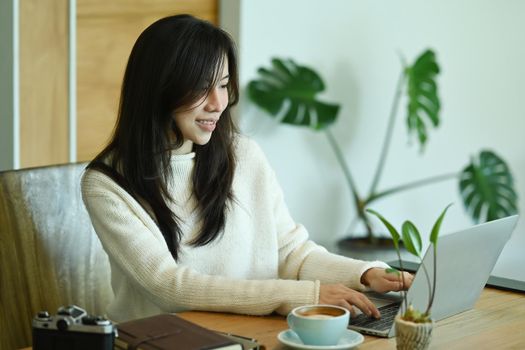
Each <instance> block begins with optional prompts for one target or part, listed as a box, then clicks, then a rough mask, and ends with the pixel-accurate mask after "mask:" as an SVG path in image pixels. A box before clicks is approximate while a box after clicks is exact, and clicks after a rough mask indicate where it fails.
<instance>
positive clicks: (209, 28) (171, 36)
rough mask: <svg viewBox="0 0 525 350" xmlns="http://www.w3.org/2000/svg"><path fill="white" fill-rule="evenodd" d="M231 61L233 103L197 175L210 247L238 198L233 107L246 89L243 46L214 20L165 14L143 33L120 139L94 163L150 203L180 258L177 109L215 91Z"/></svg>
mask: <svg viewBox="0 0 525 350" xmlns="http://www.w3.org/2000/svg"><path fill="white" fill-rule="evenodd" d="M225 58H227V62H228V70H229V81H228V98H229V103H228V106H227V107H226V109H225V110H224V111H223V113H222V115H221V118H220V120H219V121H218V123H217V127H216V129H215V131H214V132H213V134H212V136H211V139H210V141H209V142H208V143H207V144H205V145H197V144H194V146H193V151H194V152H195V153H196V155H195V168H194V172H193V175H192V182H193V194H194V196H195V197H196V200H197V203H198V210H199V212H200V218H201V222H202V226H201V231H200V233H199V234H198V235H197V237H196V238H195V239H194V240H193V241H192V242H191V244H193V245H195V246H202V245H206V244H208V243H210V242H212V241H213V240H214V239H216V238H217V237H219V235H220V233H221V232H222V230H223V229H224V225H225V217H226V211H227V209H228V204H229V201H231V200H233V194H232V189H231V187H232V182H233V174H234V169H235V157H234V151H233V147H234V146H233V142H234V136H235V133H236V132H237V129H236V127H235V125H234V123H233V120H232V118H231V115H230V108H231V106H233V105H235V104H236V103H237V101H238V98H239V91H238V73H237V60H236V54H235V45H234V43H233V40H232V39H231V38H230V36H229V35H228V34H227V33H226V32H224V31H223V30H221V29H220V28H217V27H216V26H214V25H213V24H211V23H209V22H206V21H203V20H200V19H197V18H195V17H192V16H190V15H176V16H171V17H166V18H163V19H160V20H158V21H156V22H155V23H153V24H151V25H150V26H149V27H148V28H146V29H145V30H144V31H143V32H142V34H141V35H140V36H139V38H138V39H137V41H136V43H135V45H134V46H133V49H132V51H131V54H130V57H129V60H128V64H127V67H126V71H125V74H124V81H123V83H122V91H121V97H120V105H119V112H118V119H117V124H116V127H115V130H114V132H113V135H112V138H111V140H110V142H109V144H108V145H107V146H106V147H105V148H104V150H103V151H102V152H101V153H99V154H98V155H97V156H96V157H95V159H94V160H93V161H92V162H90V163H89V165H88V168H90V169H96V170H99V171H102V172H104V173H105V174H107V175H109V176H111V177H112V178H113V180H115V181H116V182H117V183H119V184H120V185H121V186H122V187H123V188H125V189H126V190H127V191H128V192H129V193H130V194H131V195H132V196H134V197H135V199H137V200H138V201H139V202H140V203H142V204H144V203H145V204H147V206H145V208H148V209H149V210H148V212H149V213H150V214H152V217H153V219H154V220H155V221H156V223H157V225H158V226H159V229H160V231H161V232H162V234H163V236H164V239H165V240H166V243H167V245H168V248H169V250H170V252H171V254H172V256H173V258H174V259H175V260H177V258H178V252H179V247H180V241H181V228H180V225H179V220H180V219H179V218H177V217H176V216H175V214H174V213H173V212H172V211H171V209H170V208H169V206H168V201H172V200H173V198H172V196H171V195H170V193H169V192H168V186H167V184H168V182H169V181H172V180H173V181H177V179H173V174H172V172H171V168H170V157H171V152H170V151H171V150H173V149H175V148H178V147H180V146H181V145H182V144H183V142H184V139H183V136H182V133H181V131H180V130H179V129H178V128H177V125H176V124H175V121H174V118H173V113H174V111H175V110H177V109H178V108H181V107H184V106H189V105H191V104H192V103H194V102H195V101H197V100H199V99H200V98H202V97H203V96H205V95H206V94H208V93H209V92H210V89H211V88H212V86H214V83H215V82H217V81H219V80H220V79H221V77H220V74H221V72H222V65H223V64H224V63H225ZM203 87H204V89H203ZM173 135H175V139H174V138H173ZM151 212H152V213H151Z"/></svg>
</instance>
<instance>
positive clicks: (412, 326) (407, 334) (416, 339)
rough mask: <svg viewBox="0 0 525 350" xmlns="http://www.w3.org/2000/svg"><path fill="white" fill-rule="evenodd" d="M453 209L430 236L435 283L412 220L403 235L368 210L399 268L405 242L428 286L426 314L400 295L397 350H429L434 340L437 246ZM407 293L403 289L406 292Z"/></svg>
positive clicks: (441, 216)
mask: <svg viewBox="0 0 525 350" xmlns="http://www.w3.org/2000/svg"><path fill="white" fill-rule="evenodd" d="M450 206H451V204H449V205H448V206H447V207H446V208H445V209H444V210H443V212H442V213H441V215H440V216H439V217H438V218H437V220H436V222H435V223H434V226H433V227H432V231H431V232H430V238H429V241H430V244H431V246H432V249H433V250H434V261H433V264H432V265H433V270H434V271H433V278H432V281H431V279H430V277H429V274H428V271H427V269H426V267H425V265H424V264H423V257H422V256H421V249H422V241H421V235H420V234H419V230H418V229H417V227H416V226H415V225H414V224H413V223H412V222H411V221H409V220H406V221H405V222H404V223H403V225H402V227H401V234H399V232H398V231H397V230H396V229H395V228H394V226H393V225H392V224H391V223H390V222H389V221H388V220H386V219H385V218H384V217H383V216H382V215H381V214H379V213H378V212H377V211H375V210H372V209H366V211H367V212H368V213H370V214H373V215H375V216H376V217H377V218H378V219H379V220H381V222H382V223H383V225H384V226H385V227H386V229H387V230H388V232H389V233H390V235H391V236H392V241H393V243H394V247H395V249H396V252H397V256H398V260H399V266H400V268H401V270H402V269H403V265H402V260H401V254H400V249H399V242H400V241H403V243H404V246H405V249H406V250H407V251H408V252H409V253H411V254H412V255H414V256H416V257H417V258H418V259H419V261H420V263H421V264H420V266H421V269H420V270H422V271H423V273H424V275H425V277H426V279H427V285H428V303H427V307H426V310H425V311H421V310H417V309H415V308H413V307H412V305H410V304H409V301H407V294H406V292H401V293H402V296H403V302H402V303H401V314H400V315H399V316H397V318H396V344H397V348H398V349H427V348H428V346H429V344H430V340H431V337H432V329H433V328H434V322H433V321H432V317H431V310H432V303H433V302H434V296H435V292H436V272H437V271H436V259H437V242H438V236H439V230H440V228H441V223H442V222H443V218H444V217H445V214H446V212H447V210H448V208H449V207H450ZM387 272H390V273H396V274H398V275H400V276H401V278H402V276H403V275H402V274H400V273H399V271H398V270H396V269H388V270H387ZM402 283H403V285H404V284H405V281H404V278H402ZM403 289H404V288H403Z"/></svg>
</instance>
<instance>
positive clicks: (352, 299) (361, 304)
mask: <svg viewBox="0 0 525 350" xmlns="http://www.w3.org/2000/svg"><path fill="white" fill-rule="evenodd" d="M319 304H328V305H337V306H341V307H344V308H345V309H348V310H349V311H350V313H351V314H352V317H354V316H356V310H355V309H354V306H355V307H357V308H358V309H359V310H361V311H362V312H363V313H364V314H365V315H368V316H373V317H375V318H379V317H381V315H380V314H379V311H378V310H377V308H376V307H375V305H374V304H373V303H372V302H371V301H370V300H369V299H368V298H367V297H366V296H365V295H364V294H363V293H360V292H358V291H356V290H353V289H350V288H348V287H346V286H344V285H342V284H323V285H321V288H320V291H319Z"/></svg>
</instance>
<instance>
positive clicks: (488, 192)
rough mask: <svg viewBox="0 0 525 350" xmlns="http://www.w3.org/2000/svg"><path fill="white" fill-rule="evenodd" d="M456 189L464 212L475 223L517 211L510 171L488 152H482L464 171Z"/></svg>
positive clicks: (494, 155) (495, 156) (516, 197)
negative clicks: (460, 197)
mask: <svg viewBox="0 0 525 350" xmlns="http://www.w3.org/2000/svg"><path fill="white" fill-rule="evenodd" d="M459 188H460V191H461V196H462V197H463V203H464V205H465V208H466V209H467V211H468V212H469V213H470V214H471V215H472V218H473V219H474V221H476V222H480V221H491V220H495V219H499V218H502V217H506V216H509V215H513V214H516V213H517V211H518V210H517V205H516V202H517V199H518V196H517V194H516V191H515V190H514V181H513V179H512V175H511V173H510V169H509V167H508V166H507V164H506V163H505V162H504V161H503V160H502V159H501V158H500V157H498V156H497V155H496V154H495V153H493V152H491V151H482V152H481V153H480V155H479V157H478V158H474V159H472V162H471V163H470V164H469V165H468V166H467V167H466V168H465V169H463V172H462V173H461V177H460V182H459Z"/></svg>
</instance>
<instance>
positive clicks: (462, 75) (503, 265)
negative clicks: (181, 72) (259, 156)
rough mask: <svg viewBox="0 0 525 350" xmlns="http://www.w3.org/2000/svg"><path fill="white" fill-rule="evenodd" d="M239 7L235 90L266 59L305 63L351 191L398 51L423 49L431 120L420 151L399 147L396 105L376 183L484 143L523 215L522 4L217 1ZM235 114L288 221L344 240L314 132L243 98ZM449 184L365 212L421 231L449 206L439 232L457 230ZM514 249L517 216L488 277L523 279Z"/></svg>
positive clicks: (335, 187)
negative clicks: (432, 73)
mask: <svg viewBox="0 0 525 350" xmlns="http://www.w3.org/2000/svg"><path fill="white" fill-rule="evenodd" d="M239 4H240V10H239V9H238V10H239V14H240V21H239V35H240V37H239V38H238V46H239V58H240V62H241V69H240V78H241V85H242V86H243V88H245V87H246V84H247V82H248V81H249V80H251V79H253V78H254V77H256V69H257V67H260V66H262V65H265V66H268V65H269V62H270V58H271V57H273V56H280V57H290V58H293V59H295V60H296V61H297V62H300V63H303V64H307V65H311V66H312V67H314V68H315V69H317V70H318V71H319V72H320V73H321V75H322V76H323V77H324V78H325V83H326V85H327V91H326V93H325V94H324V95H323V98H324V99H325V100H326V101H333V102H340V103H342V110H341V113H340V114H339V120H338V122H337V123H336V124H335V128H334V133H335V135H336V137H337V139H338V140H339V142H340V144H341V146H342V147H343V148H344V151H345V155H346V159H347V161H348V162H349V163H350V164H351V167H352V169H351V170H352V172H353V175H354V177H355V179H356V182H357V183H358V186H359V188H360V190H361V191H362V192H363V191H367V190H368V188H369V186H370V182H371V177H372V174H373V169H374V168H375V166H376V162H377V158H378V155H379V150H380V146H381V143H382V139H383V134H384V131H385V128H386V121H387V117H388V112H389V110H390V104H391V100H392V97H393V93H394V89H395V84H396V80H397V77H398V75H399V72H400V68H401V66H400V62H399V58H398V57H399V56H398V54H399V53H401V54H403V55H404V56H405V57H406V58H407V60H408V61H410V62H411V61H413V59H414V58H415V57H416V55H418V54H419V53H421V52H422V51H423V50H424V49H426V48H433V49H434V50H435V51H436V53H437V58H438V62H439V64H440V65H441V68H442V74H441V75H440V77H439V87H440V93H439V94H440V97H441V101H442V113H441V118H442V126H441V127H440V128H439V129H438V130H436V131H433V132H432V133H431V134H430V138H429V142H428V147H427V149H426V151H425V152H424V154H423V155H421V154H420V153H419V151H418V147H416V146H417V145H416V144H412V145H409V143H408V138H407V132H406V128H405V124H404V117H405V114H404V105H403V106H402V107H403V108H402V111H401V112H402V113H401V114H400V115H399V117H400V118H399V119H398V122H397V125H396V128H395V133H394V137H393V143H392V147H391V149H390V153H389V158H388V162H387V164H386V167H385V172H384V176H383V178H382V181H381V182H380V188H387V187H390V186H393V185H396V184H401V183H404V182H406V181H408V180H416V179H420V178H424V177H427V176H433V175H438V174H441V173H449V172H456V171H459V170H461V169H462V168H463V167H464V166H465V165H466V164H467V162H468V160H469V157H470V156H471V155H473V154H476V153H478V152H479V150H481V149H483V148H490V149H493V150H495V151H496V152H497V153H498V154H499V155H501V156H502V157H503V158H504V159H505V160H507V162H508V163H509V164H510V166H511V169H512V170H513V173H514V175H515V180H516V185H517V189H518V194H519V196H520V209H521V210H525V206H524V197H525V138H524V137H523V133H524V130H525V118H524V117H525V111H524V108H523V103H522V102H523V101H524V100H525V89H524V88H523V81H525V68H524V65H523V63H524V62H525V45H523V43H524V41H523V36H524V34H523V33H525V22H524V21H523V17H524V15H525V2H523V1H519V0H514V1H510V0H508V1H503V2H502V1H497V0H484V1H481V0H469V1H453V0H432V1H424V2H423V1H418V0H403V1H400V0H396V1H391V0H383V1H371V0H361V1H348V0H309V1H305V0H286V1H282V0H265V1H252V0H230V1H228V0H224V1H223V8H224V10H225V11H227V10H228V6H237V5H239ZM226 27H227V24H226ZM240 116H241V117H240V118H241V126H242V130H243V131H244V133H246V134H248V135H250V136H251V137H252V138H254V139H255V140H256V141H258V143H259V144H260V145H261V146H262V148H263V149H264V150H265V152H266V154H267V156H268V158H269V160H270V162H271V163H272V165H273V166H274V168H275V171H276V173H277V175H278V178H279V180H280V183H281V186H282V187H283V189H284V193H285V196H286V200H287V203H288V205H289V208H290V211H291V213H292V215H293V216H294V218H295V219H296V220H297V221H298V222H301V223H303V224H304V225H305V226H306V227H307V228H308V229H309V231H310V234H311V237H312V238H313V239H315V240H317V241H319V242H322V243H325V244H328V245H329V244H333V242H335V241H336V240H337V239H339V238H342V237H344V236H345V235H346V233H345V231H346V229H347V227H348V225H349V223H350V220H351V218H352V217H353V216H354V208H353V205H352V202H351V201H350V197H349V193H348V190H347V188H346V187H345V182H344V178H343V176H342V173H341V171H340V169H339V167H338V165H337V163H336V160H335V158H334V155H333V153H332V152H331V150H330V148H329V146H328V143H327V141H326V139H325V137H324V135H323V134H318V133H315V132H313V131H309V130H307V129H301V128H297V127H290V126H283V125H280V124H276V123H275V122H274V121H273V120H272V119H271V118H269V117H268V116H266V115H265V114H264V113H263V112H261V111H260V110H258V109H257V108H256V107H254V106H253V105H251V104H249V103H248V102H247V101H246V96H244V98H243V101H242V104H241V106H240ZM456 186H457V184H456V182H455V181H450V182H447V183H443V184H440V185H433V186H427V187H425V188H421V189H418V190H413V191H410V192H405V193H403V194H397V195H395V196H392V197H389V198H386V199H384V200H381V201H380V202H377V203H375V204H374V205H373V207H374V208H375V209H378V210H379V211H381V212H382V213H384V214H385V215H386V216H387V217H389V218H392V219H393V221H394V222H395V223H396V224H398V225H399V224H401V222H402V220H404V219H406V218H411V219H412V220H413V221H414V222H415V223H416V225H418V226H420V227H421V228H423V229H424V230H425V229H426V230H428V229H430V226H431V224H432V223H433V221H434V220H435V218H436V216H437V215H438V214H439V212H440V211H441V209H442V208H443V207H444V206H445V205H446V204H447V203H449V202H452V201H453V202H455V203H456V205H455V206H454V207H453V208H452V209H451V210H450V211H449V214H448V216H447V218H446V220H445V222H444V225H443V230H444V232H446V231H452V230H456V229H460V228H464V227H466V226H469V225H471V221H470V219H469V218H468V217H467V216H466V214H465V212H464V210H463V207H462V203H461V199H460V197H459V195H458V191H457V189H456ZM378 226H379V225H378ZM524 246H525V219H521V220H520V222H519V224H518V227H517V229H516V231H515V232H514V235H513V237H512V239H511V242H510V243H509V244H508V245H507V247H506V248H505V251H504V253H503V255H502V257H501V258H500V260H499V262H498V265H497V266H496V268H495V271H494V272H495V274H497V275H500V276H506V277H511V278H520V279H522V280H525V270H523V269H519V268H515V267H516V266H524V265H525V256H524V255H523V254H522V252H523V247H524ZM466 248H467V247H466Z"/></svg>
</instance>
